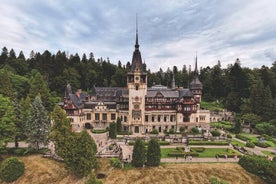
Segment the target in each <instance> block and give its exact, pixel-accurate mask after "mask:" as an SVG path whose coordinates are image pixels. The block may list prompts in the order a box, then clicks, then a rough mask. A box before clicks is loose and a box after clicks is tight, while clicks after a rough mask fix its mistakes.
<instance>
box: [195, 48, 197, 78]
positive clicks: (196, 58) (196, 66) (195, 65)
mask: <svg viewBox="0 0 276 184" xmlns="http://www.w3.org/2000/svg"><path fill="white" fill-rule="evenodd" d="M195 75H198V69H197V52H196V57H195Z"/></svg>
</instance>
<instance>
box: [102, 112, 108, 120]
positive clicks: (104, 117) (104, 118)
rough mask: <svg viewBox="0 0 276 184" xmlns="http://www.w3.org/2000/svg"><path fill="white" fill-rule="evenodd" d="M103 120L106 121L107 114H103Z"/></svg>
mask: <svg viewBox="0 0 276 184" xmlns="http://www.w3.org/2000/svg"><path fill="white" fill-rule="evenodd" d="M103 120H104V121H106V120H107V114H106V113H103Z"/></svg>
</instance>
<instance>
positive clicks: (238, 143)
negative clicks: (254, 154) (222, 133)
mask: <svg viewBox="0 0 276 184" xmlns="http://www.w3.org/2000/svg"><path fill="white" fill-rule="evenodd" d="M231 144H232V145H238V146H241V147H244V146H245V144H244V143H242V142H240V141H237V140H235V139H232V140H231Z"/></svg>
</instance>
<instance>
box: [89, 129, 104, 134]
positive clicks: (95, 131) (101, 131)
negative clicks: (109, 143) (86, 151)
mask: <svg viewBox="0 0 276 184" xmlns="http://www.w3.org/2000/svg"><path fill="white" fill-rule="evenodd" d="M91 132H92V133H94V134H102V133H106V132H107V130H106V129H99V130H94V129H93V130H91Z"/></svg>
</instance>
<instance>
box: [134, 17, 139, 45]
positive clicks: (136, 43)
mask: <svg viewBox="0 0 276 184" xmlns="http://www.w3.org/2000/svg"><path fill="white" fill-rule="evenodd" d="M138 49H139V43H138V15H137V13H136V42H135V50H138Z"/></svg>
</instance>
